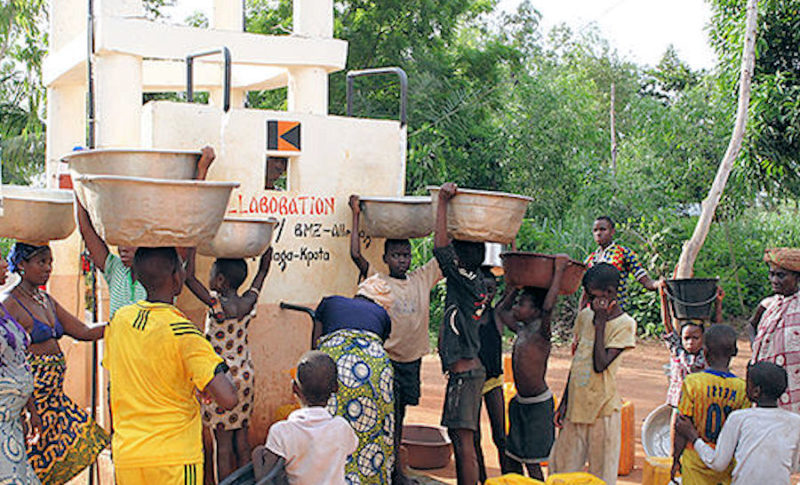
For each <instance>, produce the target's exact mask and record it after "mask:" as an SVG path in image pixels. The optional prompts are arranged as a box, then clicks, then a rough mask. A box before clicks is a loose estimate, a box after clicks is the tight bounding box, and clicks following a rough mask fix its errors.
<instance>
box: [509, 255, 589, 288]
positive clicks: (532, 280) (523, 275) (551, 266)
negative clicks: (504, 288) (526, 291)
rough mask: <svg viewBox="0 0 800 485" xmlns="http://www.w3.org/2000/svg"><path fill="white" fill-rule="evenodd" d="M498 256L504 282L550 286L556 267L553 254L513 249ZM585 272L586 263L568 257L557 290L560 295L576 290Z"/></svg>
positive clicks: (517, 285)
mask: <svg viewBox="0 0 800 485" xmlns="http://www.w3.org/2000/svg"><path fill="white" fill-rule="evenodd" d="M500 258H501V259H502V260H503V270H504V273H505V278H506V284H508V285H511V286H514V287H522V286H533V287H535V288H550V284H551V282H552V281H553V274H555V269H556V265H555V262H556V258H555V256H552V255H549V254H539V253H528V252H523V251H514V252H507V253H503V254H501V255H500ZM585 272H586V265H584V264H583V263H581V262H579V261H575V260H574V259H570V260H569V262H568V263H567V267H566V268H565V269H564V275H563V276H562V278H561V285H560V288H559V289H558V292H559V293H560V294H562V295H571V294H573V293H575V292H576V291H578V288H580V286H581V280H582V279H583V274H584V273H585Z"/></svg>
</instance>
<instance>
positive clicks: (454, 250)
mask: <svg viewBox="0 0 800 485" xmlns="http://www.w3.org/2000/svg"><path fill="white" fill-rule="evenodd" d="M457 190H458V188H457V187H456V185H455V184H453V183H446V184H444V185H442V188H441V190H440V191H439V204H438V207H437V210H436V226H435V232H434V238H433V254H434V256H435V257H436V261H438V262H439V267H440V268H441V269H442V273H443V274H444V276H445V277H446V278H447V295H446V297H445V311H444V319H443V321H442V325H441V329H440V331H439V357H440V358H441V360H442V370H443V371H444V372H445V373H447V389H446V391H445V400H444V410H443V412H442V426H444V427H446V428H447V433H448V434H449V435H450V439H451V440H452V442H453V451H454V454H455V458H456V475H457V477H458V485H475V484H476V483H478V481H479V480H480V474H479V467H478V457H477V454H476V452H475V433H476V432H477V430H478V419H479V416H480V411H481V389H482V388H483V383H484V382H485V381H486V371H485V370H484V369H483V366H482V365H481V361H480V359H478V353H479V351H480V340H479V335H478V326H479V322H480V319H481V316H482V315H483V312H484V308H485V305H486V285H485V284H484V282H483V278H481V275H480V267H481V263H483V258H484V250H485V248H484V245H483V243H476V242H467V241H459V240H454V241H451V240H450V237H449V236H448V235H447V204H448V202H449V201H450V199H452V198H453V197H455V195H456V191H457Z"/></svg>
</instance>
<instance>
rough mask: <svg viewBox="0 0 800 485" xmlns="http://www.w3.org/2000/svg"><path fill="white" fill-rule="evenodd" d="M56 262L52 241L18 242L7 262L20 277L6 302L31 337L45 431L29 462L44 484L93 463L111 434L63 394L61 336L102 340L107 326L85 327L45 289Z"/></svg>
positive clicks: (64, 478) (31, 448) (30, 447)
mask: <svg viewBox="0 0 800 485" xmlns="http://www.w3.org/2000/svg"><path fill="white" fill-rule="evenodd" d="M52 262H53V257H52V254H51V252H50V248H49V247H48V246H46V245H45V246H34V245H30V244H25V243H21V242H18V243H16V244H15V245H14V247H13V249H12V250H11V253H10V254H9V256H8V264H9V269H11V271H14V272H16V273H18V274H19V275H20V277H21V280H20V282H19V283H18V284H17V285H16V286H15V287H14V288H12V289H11V291H9V292H8V293H6V294H5V295H3V299H2V304H3V305H4V306H5V307H6V308H7V309H8V313H9V314H10V315H11V316H12V317H13V318H14V319H15V320H17V321H18V322H19V323H20V324H21V325H22V327H23V328H24V329H25V331H26V332H28V334H29V335H30V337H31V342H32V343H31V345H30V355H29V361H30V365H31V369H32V370H33V380H34V383H33V401H34V404H35V408H36V412H37V413H38V415H39V416H40V417H41V420H42V433H41V436H40V438H39V440H38V441H36V442H33V443H29V444H28V447H27V453H28V461H29V463H30V465H31V466H32V467H33V470H34V471H35V472H36V475H38V477H39V480H41V482H42V483H43V484H45V485H48V484H58V485H60V484H63V483H66V482H68V481H69V480H70V479H71V478H73V477H74V476H75V475H77V474H78V473H80V472H81V471H82V470H83V469H84V468H86V467H87V466H88V465H89V464H90V463H92V462H93V461H94V460H95V459H96V458H97V455H98V454H99V453H100V452H101V451H102V450H103V449H104V448H105V447H106V446H107V445H108V443H109V438H108V434H107V433H106V432H105V431H103V429H102V428H100V427H99V426H98V425H97V424H96V423H94V421H92V420H91V418H90V417H89V416H88V415H87V414H86V412H85V411H84V410H83V409H81V408H80V407H78V405H77V404H75V403H74V402H73V401H72V400H71V399H70V398H69V397H67V395H66V394H64V373H65V371H66V362H65V360H64V355H63V354H62V353H61V347H60V346H59V344H58V339H60V338H61V337H62V336H63V335H64V334H66V335H69V336H70V337H72V338H75V339H77V340H83V341H94V340H99V339H101V338H102V337H103V331H104V328H105V326H95V327H88V326H86V325H85V324H84V323H83V322H81V321H80V320H78V319H77V318H75V317H74V316H72V315H71V314H70V313H69V312H67V311H66V310H65V309H64V308H63V307H62V306H61V305H59V304H58V302H56V301H55V300H53V299H52V298H51V297H50V295H48V294H47V293H46V292H44V291H43V290H41V289H40V287H41V286H43V285H45V284H46V283H47V281H48V279H49V278H50V272H51V269H52Z"/></svg>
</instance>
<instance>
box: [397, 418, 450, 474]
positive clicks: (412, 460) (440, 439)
mask: <svg viewBox="0 0 800 485" xmlns="http://www.w3.org/2000/svg"><path fill="white" fill-rule="evenodd" d="M403 446H404V447H406V449H407V450H408V466H410V467H411V468H416V469H417V470H433V469H436V468H444V467H446V466H447V465H448V464H449V463H450V457H451V456H452V454H453V448H452V444H451V442H450V438H449V437H448V436H447V430H446V429H445V428H442V427H441V426H428V425H424V424H405V425H403Z"/></svg>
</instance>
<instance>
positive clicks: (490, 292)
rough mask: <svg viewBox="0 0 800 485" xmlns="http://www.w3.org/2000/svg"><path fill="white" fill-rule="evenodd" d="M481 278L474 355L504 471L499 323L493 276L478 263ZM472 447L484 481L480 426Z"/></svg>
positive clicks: (489, 268)
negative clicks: (483, 297) (483, 305)
mask: <svg viewBox="0 0 800 485" xmlns="http://www.w3.org/2000/svg"><path fill="white" fill-rule="evenodd" d="M481 275H482V276H483V282H484V284H486V301H487V303H486V311H484V312H483V316H482V318H481V323H480V330H479V335H480V340H481V350H480V352H479V353H478V357H479V358H480V359H481V364H482V365H483V368H484V369H486V382H484V383H483V389H482V390H481V393H482V394H483V402H484V403H485V404H486V414H487V415H488V416H489V425H490V426H491V428H492V441H493V442H494V445H495V447H496V448H497V456H498V463H499V464H500V470H501V472H502V473H506V465H505V461H506V423H505V420H506V416H505V415H506V410H505V399H504V398H503V339H502V334H503V324H502V323H500V321H499V320H498V319H496V318H495V309H494V308H493V307H492V301H493V300H494V297H495V295H496V294H497V280H496V279H495V276H494V274H492V271H491V266H483V267H481ZM475 451H476V452H477V454H478V466H479V467H480V476H481V482H485V481H486V464H485V463H484V460H483V449H482V448H481V433H480V427H479V428H478V432H477V433H475Z"/></svg>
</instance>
